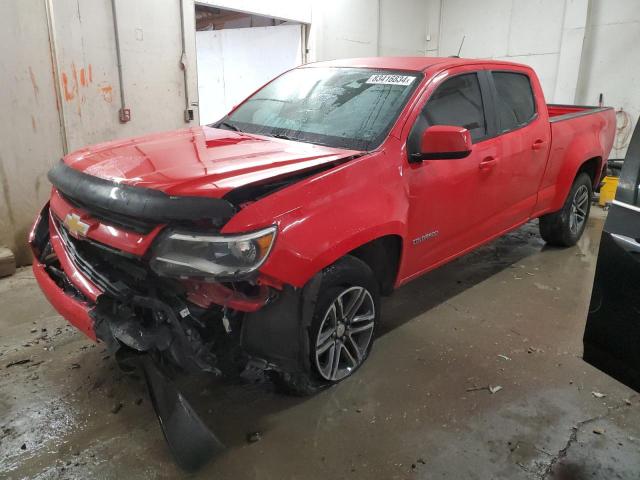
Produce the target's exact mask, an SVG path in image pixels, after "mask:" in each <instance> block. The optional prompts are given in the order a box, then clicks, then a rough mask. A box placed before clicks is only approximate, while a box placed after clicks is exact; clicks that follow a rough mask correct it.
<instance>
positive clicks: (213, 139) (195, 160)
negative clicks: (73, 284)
mask: <svg viewBox="0 0 640 480" xmlns="http://www.w3.org/2000/svg"><path fill="white" fill-rule="evenodd" d="M358 153H360V152H358V151H355V150H346V149H340V148H330V147H324V146H320V145H313V144H309V143H302V142H293V141H288V140H281V139H276V138H271V137H264V136H260V135H253V134H247V133H241V132H234V131H229V130H222V129H217V128H210V127H194V128H189V129H184V130H177V131H174V132H164V133H158V134H153V135H147V136H144V137H137V138H133V139H127V140H121V141H114V142H106V143H101V144H97V145H93V146H91V147H87V148H84V149H82V150H78V151H76V152H74V153H71V154H69V155H67V156H66V157H65V159H64V161H65V163H66V164H67V165H69V166H71V167H72V168H74V169H76V170H79V171H81V172H84V173H86V174H89V175H94V176H96V177H100V178H103V179H105V180H111V181H115V182H117V183H123V184H127V185H132V186H139V187H145V188H152V189H156V190H160V191H163V192H164V193H166V194H168V195H191V196H207V197H217V198H220V197H222V196H224V195H225V194H226V193H228V192H229V191H231V190H233V189H235V188H238V187H242V186H245V185H249V184H253V183H261V182H263V181H265V180H269V179H272V178H278V177H284V176H289V175H291V174H293V173H296V172H301V171H304V170H309V169H315V168H317V167H319V166H321V165H323V164H326V163H330V162H334V161H337V160H340V159H342V158H344V157H347V156H351V155H355V154H358Z"/></svg>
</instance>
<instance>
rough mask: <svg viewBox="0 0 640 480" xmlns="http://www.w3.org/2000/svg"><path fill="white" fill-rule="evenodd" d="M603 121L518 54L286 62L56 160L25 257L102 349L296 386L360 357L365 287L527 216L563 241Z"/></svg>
mask: <svg viewBox="0 0 640 480" xmlns="http://www.w3.org/2000/svg"><path fill="white" fill-rule="evenodd" d="M614 131H615V116H614V111H613V110H612V109H611V108H600V107H583V106H568V105H547V104H546V103H545V99H544V96H543V93H542V89H541V87H540V83H539V81H538V78H537V76H536V74H535V73H534V71H533V70H532V69H531V68H529V67H527V66H524V65H518V64H514V63H509V62H500V61H494V60H468V59H461V58H369V59H350V60H337V61H331V62H320V63H315V64H309V65H303V66H301V67H299V68H295V69H293V70H290V71H288V72H286V73H284V74H282V75H281V76H279V77H277V78H276V79H274V80H272V81H271V82H269V83H268V84H266V85H265V86H264V87H262V88H261V89H259V90H258V91H256V92H255V93H254V94H253V95H251V96H250V97H248V98H247V99H246V100H245V101H243V102H242V103H241V104H239V105H238V106H237V107H235V108H234V109H233V110H232V111H231V112H230V113H229V114H228V115H226V116H225V117H224V118H222V119H221V120H220V121H218V122H217V123H215V124H213V125H210V126H203V127H194V128H188V129H184V130H180V131H176V132H169V133H159V134H153V135H147V136H144V137H140V138H134V139H128V140H118V141H113V142H107V143H102V144H99V145H95V146H91V147H87V148H83V149H81V150H79V151H76V152H74V153H71V154H69V155H67V156H66V157H65V158H64V159H63V161H62V162H61V163H60V164H58V165H57V166H55V167H54V168H53V169H52V170H51V171H50V173H49V179H50V181H51V183H52V184H53V189H52V193H51V198H50V201H49V203H48V204H47V205H46V206H45V207H44V209H43V210H42V212H41V213H40V215H39V216H38V218H37V220H36V223H35V225H34V228H33V231H32V233H31V235H30V244H31V246H32V249H33V253H34V261H33V270H34V272H35V276H36V278H37V280H38V282H39V284H40V286H41V288H42V290H43V291H44V293H45V295H46V296H47V298H48V299H49V301H50V302H51V303H52V304H53V306H54V307H55V308H56V309H57V310H58V311H59V312H60V313H61V314H62V315H63V316H64V317H66V318H67V319H68V320H69V321H70V322H71V323H72V324H74V325H75V326H76V327H78V328H79V329H80V330H81V331H83V332H84V333H85V334H86V335H88V336H89V337H90V338H92V339H94V340H100V341H103V342H105V343H106V344H107V345H109V346H111V348H114V349H118V350H119V353H122V352H147V353H150V354H151V356H152V357H153V358H156V359H158V361H160V362H164V363H166V364H171V365H174V366H177V367H180V368H181V369H183V370H186V371H192V370H196V371H202V370H205V371H212V372H216V373H222V374H223V375H233V374H236V373H237V372H239V371H242V370H243V369H245V367H247V365H249V367H256V368H260V369H264V370H267V371H269V372H271V375H272V376H273V378H274V381H275V382H276V383H277V384H278V385H280V386H281V387H283V388H284V389H286V390H288V391H290V392H293V393H297V394H309V393H313V392H315V391H317V390H319V389H321V388H323V387H325V386H327V385H330V384H333V383H335V382H338V381H340V380H342V379H344V378H345V377H347V376H349V375H351V374H353V372H355V371H356V370H357V369H358V368H359V367H360V366H361V365H362V363H363V362H364V361H365V360H366V358H367V356H368V354H369V352H370V350H371V345H372V342H373V340H374V337H375V331H376V328H377V327H378V325H379V323H380V297H381V295H386V294H389V293H391V292H392V290H393V289H394V288H397V287H400V286H401V285H403V284H405V283H406V282H408V281H410V280H411V279H414V278H416V277H418V276H419V275H422V274H423V273H425V272H427V271H429V270H431V269H434V268H436V267H438V266H439V265H442V264H444V263H446V262H448V261H450V260H452V259H454V258H456V257H458V256H460V255H463V254H465V253H467V252H469V251H471V250H473V249H474V248H476V247H478V246H479V245H482V244H484V243H486V242H489V241H491V240H492V239H494V238H496V237H498V236H500V235H502V234H504V233H505V232H508V231H510V230H513V229H515V228H517V227H518V226H520V225H522V224H523V223H525V222H528V221H529V220H531V219H534V218H538V217H539V218H540V232H541V235H542V237H543V239H544V240H546V241H547V242H548V243H550V244H553V245H559V246H570V245H573V244H575V243H576V241H577V240H578V239H579V238H580V236H581V234H582V232H583V230H584V228H585V223H586V220H587V217H588V214H589V207H590V200H591V195H592V190H593V187H594V186H595V185H597V184H598V182H599V181H600V177H601V174H602V170H603V167H604V165H605V162H606V159H607V156H608V154H609V151H610V149H611V147H612V142H613V137H614Z"/></svg>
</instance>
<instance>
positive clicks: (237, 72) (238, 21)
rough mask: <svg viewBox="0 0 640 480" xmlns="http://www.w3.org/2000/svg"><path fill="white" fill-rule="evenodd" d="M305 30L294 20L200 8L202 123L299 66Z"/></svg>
mask: <svg viewBox="0 0 640 480" xmlns="http://www.w3.org/2000/svg"><path fill="white" fill-rule="evenodd" d="M303 28H304V25H303V24H300V23H296V22H289V21H284V20H279V19H275V18H270V17H264V16H260V15H251V14H247V13H242V12H234V11H230V10H224V9H220V8H213V7H208V6H204V5H196V52H197V60H198V96H199V109H200V123H201V124H202V125H207V124H210V123H213V122H215V121H216V120H219V119H220V118H221V117H223V116H224V115H225V114H226V113H228V112H229V110H231V109H232V108H233V106H234V105H237V104H238V103H239V102H240V101H242V100H243V99H244V98H246V97H247V96H248V95H250V94H251V93H252V92H254V91H255V90H256V89H257V88H259V87H261V86H262V85H264V84H265V83H266V82H267V81H269V80H271V79H272V78H273V77H275V76H276V75H279V74H280V73H282V72H284V71H286V70H289V69H290V68H293V67H296V66H298V65H300V64H301V63H302V62H303V58H304V55H303V52H304V34H303V33H304V32H303ZM256 47H259V48H256Z"/></svg>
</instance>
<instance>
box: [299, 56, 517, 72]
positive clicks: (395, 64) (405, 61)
mask: <svg viewBox="0 0 640 480" xmlns="http://www.w3.org/2000/svg"><path fill="white" fill-rule="evenodd" d="M488 63H491V64H494V65H495V64H499V65H505V66H506V65H510V66H514V65H517V66H524V67H526V65H521V64H518V63H514V62H504V61H500V60H493V59H471V58H458V57H368V58H344V59H340V60H328V61H325V62H315V63H308V64H306V65H302V67H353V68H379V69H388V70H410V71H416V72H423V71H425V70H426V69H428V68H430V67H433V66H435V65H437V66H438V68H451V67H456V66H459V65H486V64H488Z"/></svg>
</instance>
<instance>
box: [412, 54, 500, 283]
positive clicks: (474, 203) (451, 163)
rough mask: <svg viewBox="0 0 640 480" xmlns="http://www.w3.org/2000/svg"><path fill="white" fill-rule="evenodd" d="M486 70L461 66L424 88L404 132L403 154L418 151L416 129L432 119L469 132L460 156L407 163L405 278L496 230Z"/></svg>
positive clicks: (495, 168)
mask: <svg viewBox="0 0 640 480" xmlns="http://www.w3.org/2000/svg"><path fill="white" fill-rule="evenodd" d="M487 75H488V74H487V72H485V71H482V70H481V71H473V70H470V69H469V68H468V67H467V68H465V67H461V68H460V69H456V70H453V71H451V72H450V74H449V75H447V77H446V78H444V79H438V80H437V81H436V83H435V84H434V85H431V86H430V87H429V88H428V89H427V91H426V92H425V97H426V100H425V103H424V104H423V105H424V106H423V107H422V108H421V110H420V114H419V116H418V117H417V119H416V121H415V123H414V124H413V126H412V128H411V131H410V134H409V137H408V141H407V150H408V154H409V155H411V154H412V153H415V152H417V151H419V145H420V138H421V136H422V133H423V132H424V130H425V129H426V128H428V127H429V126H432V125H454V126H461V127H465V128H466V129H467V130H469V132H470V133H471V138H472V140H473V149H472V152H471V154H470V155H469V156H467V157H466V158H462V159H455V160H451V159H450V160H425V161H422V162H420V163H410V164H409V168H408V169H407V171H406V174H407V177H408V178H407V181H408V186H409V192H408V193H409V197H410V198H409V215H408V216H409V222H408V225H409V238H410V239H411V244H409V245H408V246H407V249H406V257H405V258H406V261H405V262H404V263H405V265H407V269H406V270H405V272H403V273H404V274H405V279H407V280H408V279H410V278H412V277H414V276H417V275H419V274H420V273H422V272H424V271H426V270H428V269H430V268H434V267H436V266H437V265H439V264H442V263H444V262H445V261H446V260H448V259H449V258H451V257H453V256H455V255H457V254H459V253H461V252H462V251H466V250H470V249H471V248H473V247H474V246H475V245H477V244H479V243H482V242H483V241H484V240H485V239H486V238H487V237H488V236H490V235H491V234H492V233H497V232H496V229H497V228H498V227H497V225H496V223H495V218H496V215H497V214H498V213H499V209H500V206H501V200H500V195H501V192H500V185H499V182H498V178H499V172H500V169H501V158H499V155H498V143H497V141H496V139H495V138H492V137H493V134H494V133H495V129H496V125H495V121H494V120H493V119H492V116H489V115H487V105H489V104H490V101H491V100H490V96H489V95H490V92H489V88H490V87H489V82H488V76H487ZM436 78H437V77H436Z"/></svg>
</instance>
